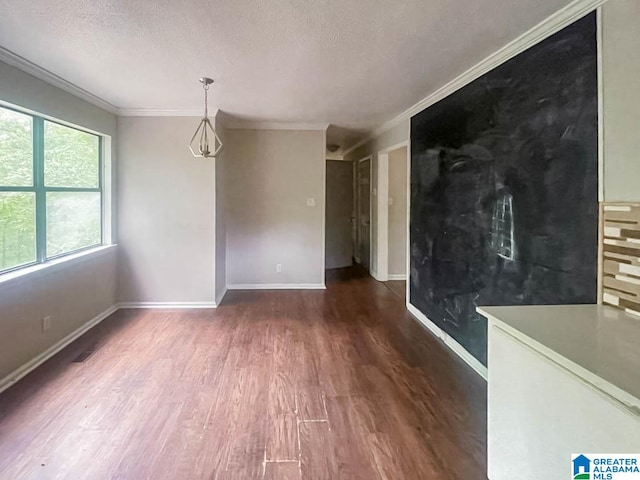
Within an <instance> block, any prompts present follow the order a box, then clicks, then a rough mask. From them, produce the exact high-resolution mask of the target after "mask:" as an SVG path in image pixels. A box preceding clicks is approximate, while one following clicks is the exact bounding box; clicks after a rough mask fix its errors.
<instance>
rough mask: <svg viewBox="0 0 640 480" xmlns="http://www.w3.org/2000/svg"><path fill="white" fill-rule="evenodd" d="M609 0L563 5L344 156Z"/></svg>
mask: <svg viewBox="0 0 640 480" xmlns="http://www.w3.org/2000/svg"><path fill="white" fill-rule="evenodd" d="M607 1H608V0H574V1H573V2H571V3H570V4H569V5H567V6H566V7H564V8H561V9H560V10H558V11H557V12H556V13H554V14H552V15H550V16H549V17H547V18H546V19H544V20H543V21H542V22H540V23H538V24H537V25H535V26H534V27H533V28H531V29H529V30H527V31H526V32H525V33H523V34H522V35H520V36H519V37H517V38H516V39H515V40H513V41H511V42H509V43H508V44H506V45H505V46H504V47H502V48H500V49H499V50H496V51H495V52H494V53H492V54H491V55H489V56H488V57H486V58H485V59H484V60H482V61H480V62H479V63H477V64H475V65H474V66H473V67H471V68H469V69H468V70H466V71H465V72H464V73H462V74H461V75H459V76H457V77H456V78H454V79H453V80H451V81H450V82H449V83H447V84H445V85H444V86H442V87H440V88H439V89H437V90H436V91H435V92H433V93H431V94H430V95H428V96H427V97H425V98H423V99H422V100H420V101H419V102H417V103H415V104H414V105H412V106H411V107H409V108H407V109H406V110H405V111H404V112H402V113H400V114H399V115H396V116H395V117H393V118H392V119H391V120H389V121H387V122H385V123H383V124H382V125H380V126H378V127H376V128H375V129H373V130H371V131H370V133H369V134H368V135H367V136H366V137H365V138H363V139H362V140H360V141H359V142H357V143H356V144H354V145H352V146H351V147H349V148H348V149H346V150H345V152H344V155H348V154H349V153H351V152H353V151H354V150H355V149H356V148H358V147H361V146H362V145H364V144H365V143H367V142H369V141H371V140H372V139H374V138H375V137H378V136H379V135H381V134H382V133H384V132H386V131H387V130H390V129H392V128H393V127H395V126H397V125H400V124H401V123H402V122H404V121H406V120H408V119H410V118H411V117H413V116H414V115H416V114H417V113H420V112H421V111H423V110H424V109H426V108H428V107H430V106H431V105H433V104H435V103H437V102H439V101H440V100H442V99H443V98H445V97H447V96H449V95H451V94H452V93H454V92H455V91H457V90H459V89H460V88H462V87H464V86H465V85H467V84H469V83H471V82H472V81H474V80H476V79H477V78H479V77H481V76H482V75H484V74H485V73H487V72H489V71H491V70H493V69H494V68H496V67H498V66H499V65H501V64H503V63H504V62H506V61H507V60H510V59H511V58H513V57H515V56H516V55H518V54H520V53H522V52H524V51H525V50H527V49H528V48H530V47H532V46H533V45H535V44H537V43H539V42H541V41H542V40H544V39H545V38H547V37H549V36H551V35H553V34H554V33H556V32H558V31H560V30H562V29H563V28H564V27H566V26H568V25H570V24H571V23H573V22H575V21H576V20H578V19H580V18H582V17H584V16H585V15H587V14H589V13H591V12H592V11H594V10H595V9H597V8H598V7H600V6H602V5H604V4H605V3H606V2H607Z"/></svg>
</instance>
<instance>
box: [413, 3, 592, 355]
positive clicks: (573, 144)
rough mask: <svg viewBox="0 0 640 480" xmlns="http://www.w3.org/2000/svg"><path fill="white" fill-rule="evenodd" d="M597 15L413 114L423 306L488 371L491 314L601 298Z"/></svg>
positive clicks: (418, 301)
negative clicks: (484, 310)
mask: <svg viewBox="0 0 640 480" xmlns="http://www.w3.org/2000/svg"><path fill="white" fill-rule="evenodd" d="M597 91H598V89H597V48H596V16H595V13H594V14H590V15H588V16H587V17H585V18H583V19H581V20H578V21H577V22H575V23H574V24H572V25H570V26H568V27H566V28H565V29H563V30H561V31H560V32H558V33H556V34H554V35H553V36H551V37H549V38H547V39H546V40H544V41H542V42H541V43H539V44H537V45H535V46H533V47H531V48H530V49H528V50H527V51H525V52H523V53H521V54H520V55H518V56H517V57H515V58H513V59H511V60H509V61H508V62H506V63H504V64H503V65H501V66H499V67H497V68H496V69H494V70H492V71H491V72H489V73H487V74H485V75H484V76H482V77H481V78H479V79H477V80H475V81H474V82H472V83H470V84H469V85H467V86H465V87H463V88H462V89H460V90H458V91H457V92H455V93H454V94H452V95H450V96H449V97H447V98H445V99H443V100H442V101H440V102H438V103H436V104H435V105H433V106H431V107H429V108H428V109H426V110H424V111H422V112H421V113H419V114H417V115H416V116H414V117H413V118H412V119H411V158H412V163H411V214H410V222H411V224H410V241H411V279H410V286H409V288H410V299H411V303H412V304H413V305H414V306H416V307H417V308H418V309H419V310H420V311H421V312H422V313H424V314H425V315H426V316H427V317H428V318H429V319H430V320H431V321H433V322H434V323H435V324H436V325H438V326H439V327H440V328H442V329H443V330H445V331H446V332H447V333H448V334H450V335H451V336H452V337H453V338H454V339H456V340H457V341H458V342H459V343H460V344H462V345H463V346H464V347H465V348H466V349H467V350H468V351H469V352H470V353H472V354H473V355H474V356H475V357H476V358H477V359H478V360H480V361H481V362H482V363H484V364H486V356H487V325H486V320H485V319H484V318H483V317H482V316H480V315H479V314H477V313H476V311H475V307H476V306H477V305H529V304H532V305H540V304H572V303H595V302H596V296H597V293H596V283H597V226H598V99H597Z"/></svg>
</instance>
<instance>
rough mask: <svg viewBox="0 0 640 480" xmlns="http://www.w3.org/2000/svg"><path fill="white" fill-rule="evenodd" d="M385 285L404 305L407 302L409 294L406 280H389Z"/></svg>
mask: <svg viewBox="0 0 640 480" xmlns="http://www.w3.org/2000/svg"><path fill="white" fill-rule="evenodd" d="M384 284H385V285H386V286H387V288H388V289H389V290H391V291H392V292H393V293H395V294H396V295H397V296H398V298H400V300H401V301H402V303H404V302H405V299H406V294H407V282H406V281H405V280H388V281H386V282H384Z"/></svg>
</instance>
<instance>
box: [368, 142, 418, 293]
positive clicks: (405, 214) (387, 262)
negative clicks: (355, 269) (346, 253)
mask: <svg viewBox="0 0 640 480" xmlns="http://www.w3.org/2000/svg"><path fill="white" fill-rule="evenodd" d="M409 165H410V159H409V142H402V143H400V144H397V145H394V146H392V147H389V148H387V149H385V150H381V151H379V152H378V175H377V179H376V187H377V192H378V195H377V202H376V214H377V219H378V222H377V228H376V238H375V242H374V244H375V245H376V251H375V259H376V262H375V265H374V270H375V278H376V279H377V280H379V281H381V282H385V284H386V285H387V286H388V287H389V288H391V289H392V291H393V292H394V293H397V294H399V295H402V296H403V297H404V298H405V299H406V297H407V295H406V282H407V277H408V271H409V261H408V258H409V255H408V250H409V238H408V237H409Z"/></svg>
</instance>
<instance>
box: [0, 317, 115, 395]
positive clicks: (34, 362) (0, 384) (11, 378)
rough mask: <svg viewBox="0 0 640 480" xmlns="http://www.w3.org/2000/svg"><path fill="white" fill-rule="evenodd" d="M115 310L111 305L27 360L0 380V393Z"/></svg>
mask: <svg viewBox="0 0 640 480" xmlns="http://www.w3.org/2000/svg"><path fill="white" fill-rule="evenodd" d="M117 310H118V305H113V306H111V307H109V308H107V309H106V310H105V311H104V312H102V313H100V314H98V315H96V316H95V317H93V318H92V319H91V320H89V321H88V322H86V323H84V324H83V325H82V326H80V327H79V328H77V329H76V330H74V331H73V332H71V333H70V334H69V335H67V336H66V337H64V338H63V339H62V340H59V341H58V342H56V343H55V344H53V345H52V346H51V347H49V348H48V349H46V350H45V351H44V352H42V353H41V354H39V355H37V356H35V357H34V358H32V359H31V360H29V361H28V362H26V363H24V364H23V365H21V366H20V367H18V368H17V369H15V370H14V371H13V372H11V373H10V374H9V375H7V376H6V377H4V378H3V379H2V380H0V393H1V392H3V391H4V390H6V389H7V388H9V387H10V386H11V385H13V384H14V383H16V382H17V381H18V380H20V379H21V378H23V377H25V376H26V375H28V374H29V373H31V372H32V371H33V370H35V369H36V368H38V367H39V366H40V365H42V364H43V363H44V362H46V361H47V360H49V359H50V358H51V357H53V356H54V355H55V354H56V353H58V352H60V351H61V350H62V349H63V348H65V347H66V346H67V345H69V344H70V343H72V342H73V341H75V340H77V339H78V338H80V337H81V336H82V335H84V334H85V333H87V332H88V331H89V330H91V329H92V328H93V327H95V326H96V325H98V324H99V323H100V322H102V321H103V320H104V319H105V318H107V317H108V316H109V315H111V314H113V313H115V312H116V311H117Z"/></svg>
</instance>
